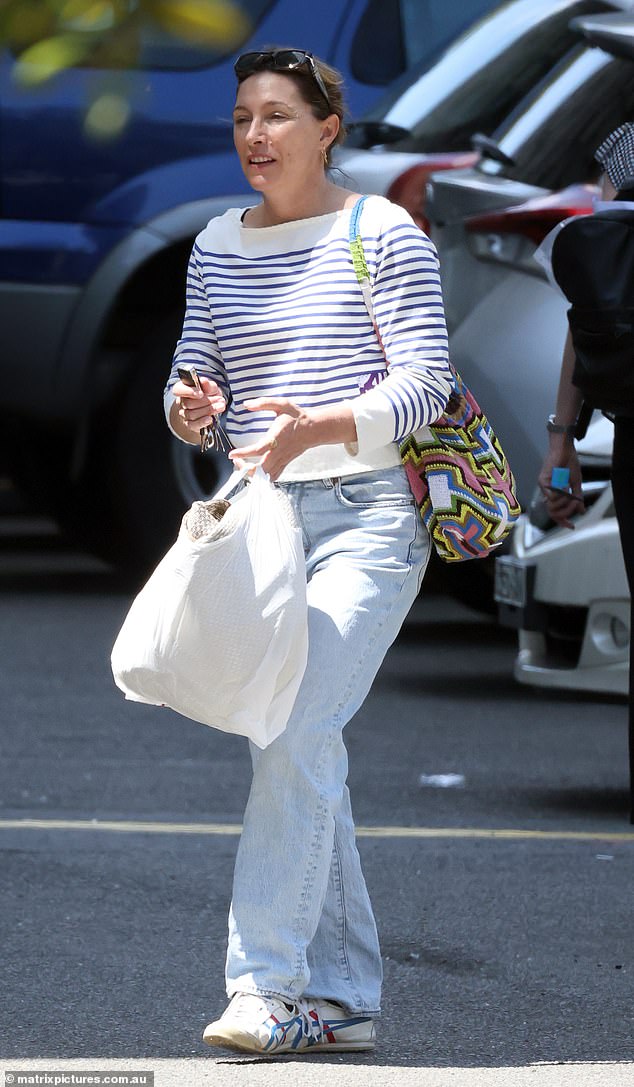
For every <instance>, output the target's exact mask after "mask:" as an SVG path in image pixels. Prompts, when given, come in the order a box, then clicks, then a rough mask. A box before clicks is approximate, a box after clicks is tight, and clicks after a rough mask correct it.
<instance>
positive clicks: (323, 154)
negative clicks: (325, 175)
mask: <svg viewBox="0 0 634 1087" xmlns="http://www.w3.org/2000/svg"><path fill="white" fill-rule="evenodd" d="M321 157H322V161H323V164H324V170H325V169H326V167H327V165H328V148H327V147H322V148H321Z"/></svg>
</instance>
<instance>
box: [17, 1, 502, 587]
mask: <svg viewBox="0 0 634 1087" xmlns="http://www.w3.org/2000/svg"><path fill="white" fill-rule="evenodd" d="M239 6H240V7H241V8H242V9H243V12H244V13H245V15H246V16H247V19H248V26H249V30H248V32H246V33H245V34H244V35H243V38H244V40H243V41H241V42H239V43H237V46H236V45H235V43H234V45H233V47H232V49H231V54H230V55H218V54H215V55H214V54H212V53H210V52H209V51H205V50H203V49H201V48H198V47H193V46H192V45H186V44H185V43H184V42H183V41H182V40H180V39H177V38H172V37H170V36H169V35H168V34H166V33H164V32H161V33H158V32H157V30H156V27H151V26H149V25H148V26H147V27H146V28H145V30H144V32H143V33H142V35H141V38H140V43H139V49H138V55H137V59H136V61H135V65H134V66H129V67H127V68H125V69H124V70H121V69H120V68H118V69H117V70H113V71H108V70H106V69H104V68H100V69H96V68H94V67H90V66H88V65H86V64H84V65H83V66H77V67H73V68H70V69H68V70H66V71H65V72H64V73H62V74H61V75H58V76H57V77H56V78H55V79H53V80H50V81H48V82H46V83H45V84H43V85H42V86H41V87H39V88H37V89H33V88H31V89H28V90H27V89H24V88H21V87H20V86H19V84H18V82H17V81H16V79H15V58H14V57H13V56H12V55H11V54H10V53H9V52H8V51H6V52H5V54H4V55H3V56H1V57H0V197H1V201H2V218H1V220H0V347H1V349H0V368H1V369H0V409H1V410H2V417H3V426H2V428H0V429H1V431H2V439H1V440H2V442H3V457H4V459H5V460H6V461H8V464H9V469H10V472H11V474H12V475H13V476H14V478H15V480H16V481H17V483H18V484H19V486H20V487H21V488H22V489H23V490H24V491H25V492H26V493H28V494H30V495H32V496H35V499H36V501H37V502H38V503H39V504H40V505H41V506H44V507H45V508H46V509H47V510H49V511H50V512H51V513H53V515H54V516H55V517H56V518H57V519H58V521H59V523H60V525H62V526H63V527H64V528H65V529H66V530H67V531H69V532H70V533H71V534H72V535H73V536H74V537H75V539H78V540H80V541H81V542H83V543H84V544H85V545H87V546H89V547H90V548H92V549H93V550H95V551H96V552H97V553H99V554H101V555H102V556H104V557H106V558H107V559H109V560H111V561H112V562H114V563H116V564H119V565H121V566H123V567H125V568H127V569H128V570H135V571H141V570H144V569H146V568H147V567H148V565H149V564H150V563H151V562H153V561H154V560H155V559H156V558H157V556H158V555H160V554H161V553H162V552H163V551H164V550H165V548H166V547H167V546H168V545H169V543H170V542H171V540H172V539H173V537H174V535H175V533H176V531H177V528H178V524H179V521H180V518H181V516H182V513H183V511H184V509H185V508H186V507H187V506H188V505H189V504H190V502H191V501H192V500H193V499H194V498H197V497H201V496H202V495H204V494H210V493H213V492H214V490H216V489H217V486H218V485H219V483H220V482H221V480H222V477H223V474H224V473H225V472H226V471H227V467H228V463H227V461H226V459H225V458H221V457H219V456H217V455H215V454H206V455H203V456H201V455H199V454H197V453H196V452H195V450H193V449H191V448H187V447H186V446H184V445H183V443H180V442H177V441H176V440H175V439H173V438H172V436H171V435H170V434H169V432H168V431H167V428H166V426H165V421H164V417H163V411H162V404H161V393H162V388H163V384H164V381H165V378H166V375H167V372H168V368H169V362H170V357H171V354H172V350H173V347H174V344H175V342H176V340H177V338H178V334H179V329H180V325H181V322H182V316H183V303H184V287H185V267H186V261H187V257H188V254H189V251H190V249H191V245H192V242H193V239H194V237H195V235H196V234H197V232H198V231H199V230H201V229H202V227H203V226H204V225H205V224H206V223H207V221H208V220H209V219H210V218H211V217H212V216H214V215H217V214H221V213H223V212H224V211H225V210H226V208H227V207H229V206H232V205H233V206H235V205H242V204H245V205H246V204H248V203H249V202H250V201H252V199H253V195H252V194H251V193H250V190H249V189H248V186H247V184H246V181H245V179H244V177H243V176H242V172H241V170H240V167H239V164H238V161H237V157H236V156H235V154H234V151H233V147H232V131H231V122H230V118H231V112H232V107H233V97H234V92H235V78H234V75H233V70H232V65H233V59H234V57H235V54H236V53H237V52H240V51H246V50H250V49H257V48H261V47H262V46H266V45H268V44H271V43H280V44H284V45H296V46H301V47H304V48H308V49H311V50H312V51H313V52H314V53H316V54H317V55H319V56H321V57H323V58H324V59H326V60H328V61H330V62H331V63H333V64H334V65H335V66H336V67H338V68H339V69H340V70H341V71H342V72H343V74H344V77H345V80H346V84H347V88H348V95H349V106H350V112H351V115H352V117H355V116H356V117H359V116H360V115H361V114H362V113H363V112H364V111H365V110H367V109H368V108H369V107H370V106H371V105H372V103H373V102H374V101H375V100H376V99H377V98H378V96H379V95H381V94H383V93H385V89H386V87H387V86H388V85H391V84H392V82H393V81H394V80H396V79H397V78H398V77H399V76H401V75H402V74H403V72H405V71H406V70H408V69H409V68H410V67H412V66H414V65H416V66H420V64H421V63H422V64H425V63H429V64H431V62H432V61H433V60H434V58H435V57H436V56H437V55H438V54H439V53H440V52H442V50H443V49H444V48H445V47H446V45H447V44H448V43H449V42H450V41H451V40H452V39H453V38H454V37H455V36H456V35H457V34H458V33H460V32H461V31H462V30H463V29H465V27H467V26H469V25H470V24H471V23H472V22H473V21H474V20H475V19H477V18H478V17H479V16H480V15H482V14H483V13H484V12H486V11H487V10H489V9H491V8H492V7H495V6H496V3H495V0H461V3H460V4H459V5H458V4H453V5H452V4H447V3H445V0H320V3H319V4H303V3H299V2H298V0H276V2H274V0H242V3H241V4H240V5H239ZM139 403H142V404H144V409H143V410H142V411H141V412H139V410H138V407H137V405H138V404H139ZM133 405H135V407H133Z"/></svg>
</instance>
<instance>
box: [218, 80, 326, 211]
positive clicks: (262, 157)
mask: <svg viewBox="0 0 634 1087" xmlns="http://www.w3.org/2000/svg"><path fill="white" fill-rule="evenodd" d="M337 126H338V121H337V118H336V117H334V116H333V117H329V118H328V119H327V120H326V121H318V120H317V118H316V117H315V116H314V114H313V113H312V111H311V108H310V106H309V105H308V104H307V103H306V102H305V101H304V99H303V98H302V96H301V94H300V92H299V88H298V86H297V84H296V83H295V81H294V80H293V79H291V78H289V77H288V76H286V75H284V74H283V73H280V72H268V71H262V72H255V73H254V74H253V75H251V76H249V77H248V78H247V79H245V80H244V81H243V82H242V83H240V85H239V87H238V93H237V96H236V104H235V108H234V111H233V139H234V143H235V146H236V150H237V152H238V155H239V158H240V164H241V166H242V169H243V170H244V174H245V177H246V179H247V181H248V182H249V184H250V185H252V186H253V188H254V189H256V190H257V191H258V192H261V193H262V195H263V196H264V197H265V198H266V195H267V193H271V194H273V193H275V194H279V193H282V192H284V191H288V192H289V193H291V192H292V191H294V190H295V191H300V190H301V188H302V187H303V186H305V185H307V184H314V183H315V181H316V180H317V179H318V178H319V176H320V175H321V177H323V172H324V166H323V157H322V152H321V148H322V147H328V144H329V143H330V141H331V139H333V138H334V136H335V135H336V131H337Z"/></svg>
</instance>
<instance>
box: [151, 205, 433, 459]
mask: <svg viewBox="0 0 634 1087" xmlns="http://www.w3.org/2000/svg"><path fill="white" fill-rule="evenodd" d="M241 214H242V209H232V210H231V211H228V212H226V213H225V215H223V216H221V217H219V218H217V219H213V220H212V221H211V222H210V224H209V225H208V227H207V228H206V229H205V230H204V231H202V233H201V234H200V235H199V236H198V238H197V239H196V244H195V246H194V249H193V252H192V255H191V259H190V264H189V270H188V276H187V312H186V317H185V323H184V326H183V333H182V337H181V339H180V341H179V343H178V345H177V348H176V352H175V356H174V366H173V368H172V373H171V375H170V378H169V381H168V387H167V395H166V409H167V410H168V411H169V406H170V404H171V402H172V399H173V398H172V397H171V394H170V393H169V390H170V389H171V387H172V386H173V384H174V383H175V381H176V380H177V373H176V366H177V365H180V364H182V363H183V362H193V363H195V364H196V366H197V368H198V370H199V372H200V373H201V374H204V375H206V376H208V377H211V378H213V379H214V380H215V381H217V382H218V384H219V385H220V386H221V387H222V388H223V390H224V391H225V393H226V395H227V398H228V399H230V406H229V410H228V412H227V417H226V422H225V425H226V429H227V431H228V433H229V435H230V437H231V439H232V441H233V443H234V444H235V445H236V446H240V445H246V444H248V443H250V442H251V441H253V440H254V439H255V438H256V436H258V435H261V434H263V433H265V432H266V431H267V429H268V427H269V425H270V422H271V414H270V413H268V412H261V413H254V412H250V411H248V410H247V409H246V408H244V406H243V402H244V400H247V399H249V398H251V397H256V396H283V397H288V398H289V399H291V400H294V401H295V402H297V403H299V404H301V405H302V406H305V407H319V406H325V405H328V404H333V403H338V402H341V401H342V400H348V401H350V402H351V404H352V408H353V412H354V415H355V421H356V424H357V434H358V443H357V444H356V446H355V448H354V450H353V449H351V448H350V447H344V446H343V445H335V446H322V447H320V448H319V449H318V450H309V451H308V452H307V453H305V454H303V455H302V456H301V457H298V458H297V459H296V460H295V461H293V462H292V463H291V464H290V465H289V466H288V468H287V469H286V471H285V472H284V474H283V476H282V478H283V479H285V480H288V479H306V478H320V477H325V476H331V475H348V474H352V473H355V472H359V471H364V470H367V469H371V468H374V467H381V466H385V465H388V464H390V465H391V464H397V463H398V460H399V457H398V448H397V446H395V445H394V443H395V442H398V441H399V440H400V439H402V438H404V437H406V435H407V434H410V433H411V432H412V431H413V430H417V429H418V428H419V427H421V426H424V425H426V424H428V423H430V422H433V421H434V420H435V419H437V418H438V416H439V415H440V414H441V413H442V410H443V408H444V406H445V404H446V402H447V398H448V395H449V390H450V386H451V375H450V371H449V366H448V360H447V334H446V329H445V320H444V314H443V306H442V297H441V290H440V279H439V274H438V261H437V258H436V253H435V249H434V247H433V245H432V243H431V242H430V241H429V239H428V238H426V237H425V235H424V234H422V233H421V231H420V230H419V229H418V227H416V226H415V224H414V223H413V222H412V220H411V219H410V217H409V216H408V214H407V213H406V212H405V211H404V210H403V209H402V208H400V207H398V206H397V205H395V204H391V203H390V202H389V201H387V200H385V199H384V198H382V197H371V198H370V199H368V200H367V201H366V204H365V207H364V210H363V223H362V230H363V245H364V250H365V255H366V260H367V263H368V267H369V270H370V275H371V278H372V280H373V301H374V307H375V317H376V321H377V324H378V327H379V330H380V333H381V338H382V341H383V345H384V348H385V351H386V354H387V358H388V360H389V372H388V370H387V369H386V364H385V358H384V355H383V352H382V351H381V348H380V346H379V344H378V342H377V338H376V334H375V331H374V328H373V326H372V323H371V320H370V318H369V316H368V312H367V310H366V307H365V303H364V300H363V296H362V293H361V289H360V287H359V284H358V282H357V279H356V276H355V273H354V269H353V266H352V261H351V257H350V248H349V243H348V226H349V222H350V212H349V211H341V212H336V213H334V214H330V215H323V216H318V217H316V218H314V219H306V220H300V221H298V222H292V223H283V224H281V225H279V226H274V227H265V228H261V229H253V228H251V229H250V228H245V227H243V226H242V223H241V220H240V216H241Z"/></svg>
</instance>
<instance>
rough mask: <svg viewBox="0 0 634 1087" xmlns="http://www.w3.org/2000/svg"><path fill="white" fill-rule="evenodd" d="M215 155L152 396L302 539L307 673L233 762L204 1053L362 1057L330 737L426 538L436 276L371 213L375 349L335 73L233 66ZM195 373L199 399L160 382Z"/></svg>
mask: <svg viewBox="0 0 634 1087" xmlns="http://www.w3.org/2000/svg"><path fill="white" fill-rule="evenodd" d="M235 70H236V74H237V78H238V89H237V97H236V104H235V109H234V114H233V126H234V140H235V146H236V150H237V153H238V155H239V157H240V162H241V165H242V168H243V170H244V173H245V175H246V177H247V179H248V181H249V183H250V184H251V186H252V187H253V188H254V189H255V190H256V192H258V193H259V194H260V195H261V198H262V200H261V203H258V204H256V205H254V206H253V207H251V208H249V209H248V210H247V211H246V212H244V211H243V210H242V209H234V210H231V211H228V212H227V213H226V214H225V215H223V216H221V217H219V218H217V219H214V220H212V221H211V223H210V224H209V225H208V226H207V228H206V229H205V230H203V232H202V233H201V234H200V235H199V237H198V239H197V241H196V244H195V246H194V250H193V253H192V258H191V262H190V267H189V274H188V288H187V314H186V318H185V325H184V329H183V335H182V338H181V340H180V341H179V344H178V346H177V349H176V354H175V360H174V369H173V371H172V375H171V378H170V381H169V383H168V390H167V392H166V410H167V413H168V419H169V423H170V426H171V427H172V429H173V430H174V432H175V433H176V434H177V435H178V436H179V437H181V438H182V439H184V440H185V441H188V442H192V443H195V442H197V441H198V437H199V431H200V429H201V428H203V427H206V426H208V425H210V424H211V423H212V421H213V419H214V418H215V416H216V415H217V414H218V413H220V412H224V411H225V409H226V410H227V415H226V429H227V432H228V434H229V436H230V437H231V439H232V442H233V443H234V446H235V450H234V452H233V453H232V454H231V455H232V457H233V458H234V460H236V461H237V462H238V463H241V461H242V460H243V459H245V458H246V459H249V460H251V459H254V460H256V461H260V462H261V463H262V465H263V467H264V469H265V470H266V472H267V473H268V474H269V476H270V478H271V479H272V480H274V481H277V483H278V485H279V486H280V487H283V488H284V489H285V491H286V492H287V494H288V495H289V496H290V498H291V500H292V502H293V503H294V506H295V509H296V511H297V515H298V519H299V522H300V524H301V525H302V529H303V533H304V544H305V552H306V572H307V581H308V604H309V643H310V648H309V660H308V665H307V669H306V673H305V676H304V679H303V682H302V686H301V688H300V692H299V694H298V697H297V700H296V703H295V706H294V709H293V712H292V715H291V718H290V720H289V723H288V726H287V729H286V731H285V732H284V733H283V734H282V736H280V737H279V738H278V739H277V740H275V741H274V743H272V744H271V745H270V746H269V747H267V748H266V749H265V750H263V751H261V750H256V749H254V748H252V760H253V782H252V787H251V792H250V796H249V801H248V805H247V810H246V813H245V817H244V827H243V832H242V836H241V840H240V845H239V848H238V855H237V860H236V868H235V875H234V885H233V898H232V904H231V911H230V917H229V945H228V952H227V961H226V982H227V992H228V995H229V997H230V998H231V1000H230V1004H229V1006H228V1008H227V1009H226V1011H225V1012H224V1014H223V1015H222V1016H221V1018H220V1019H219V1020H217V1021H216V1022H214V1023H211V1024H210V1025H209V1026H208V1027H207V1029H206V1030H205V1033H204V1036H203V1037H204V1040H205V1041H206V1042H208V1043H209V1044H210V1045H221V1046H226V1047H230V1048H234V1049H238V1050H241V1051H248V1052H255V1053H272V1052H284V1051H293V1052H303V1051H310V1052H316V1051H318V1050H324V1049H328V1050H332V1051H334V1050H336V1049H341V1050H361V1049H372V1048H373V1047H374V1038H375V1032H374V1023H373V1020H374V1018H375V1017H376V1016H377V1015H378V1013H379V1003H380V989H381V957H380V952H379V945H378V939H377V932H376V926H375V922H374V917H373V915H372V909H371V905H370V901H369V898H368V893H367V890H366V887H365V883H364V880H363V875H362V873H361V866H360V861H359V855H358V852H357V849H356V846H355V835H354V824H353V821H352V814H351V810H350V800H349V795H348V790H347V787H346V776H347V753H346V749H345V746H344V743H343V738H342V732H343V728H344V725H345V724H346V723H347V722H348V721H349V720H350V718H351V717H352V716H353V714H354V713H356V711H357V710H358V709H359V707H360V706H361V704H362V702H363V700H364V698H365V697H366V695H367V693H368V691H369V689H370V686H371V684H372V681H373V679H374V677H375V675H376V673H377V671H378V669H379V666H380V664H381V662H382V660H383V658H384V656H385V653H386V652H387V649H388V648H389V646H390V644H391V643H392V641H393V640H394V638H395V637H396V635H397V633H398V631H399V628H400V626H401V624H402V622H403V620H404V618H405V616H406V615H407V612H408V611H409V609H410V607H411V604H412V602H413V601H414V599H415V598H416V596H417V594H418V591H419V588H420V584H421V581H422V577H423V573H424V570H425V567H426V564H427V559H428V556H429V550H430V541H429V537H428V535H427V533H426V530H425V529H424V528H423V525H422V523H421V520H420V517H419V515H418V512H417V510H416V508H415V506H414V504H413V499H412V496H411V493H410V491H409V488H408V485H407V482H406V477H405V474H404V470H403V468H402V467H401V464H400V460H399V452H398V444H397V443H398V441H399V440H400V439H402V438H403V437H405V436H406V435H407V434H408V433H410V432H411V431H412V430H415V429H416V428H418V427H420V426H421V425H424V424H427V423H429V422H433V421H434V420H435V419H436V418H438V416H439V415H440V414H441V413H442V411H443V409H444V407H445V405H446V403H447V400H448V397H449V394H450V391H451V374H450V370H449V367H448V361H447V344H446V330H445V323H444V316H443V309H442V299H441V293H440V283H439V277H438V264H437V259H436V255H435V251H434V249H433V247H432V245H431V243H430V242H429V240H428V239H427V238H426V237H425V236H424V235H423V234H422V233H421V232H420V231H419V230H418V229H417V228H416V227H415V226H414V224H413V222H412V220H411V219H410V217H409V216H408V215H407V214H406V212H404V211H403V210H402V209H401V208H398V207H396V206H394V205H392V204H390V203H389V202H388V201H387V200H385V199H383V198H380V197H373V198H370V199H369V200H368V202H367V204H366V206H365V207H364V211H363V219H362V232H363V238H364V247H365V251H366V257H367V260H368V263H369V265H370V269H371V272H372V274H373V279H374V288H373V292H374V301H375V306H376V317H377V322H378V328H379V332H380V335H381V338H382V342H383V345H384V348H385V351H386V354H387V358H388V359H389V363H390V369H389V374H388V373H387V369H386V363H385V357H384V355H383V352H382V350H381V347H380V345H379V342H378V339H377V335H376V333H375V330H374V329H373V327H372V324H371V322H370V319H369V317H368V313H367V310H366V307H365V304H364V301H363V296H362V294H361V291H360V288H359V285H358V283H357V280H356V276H355V273H354V270H353V266H352V261H351V258H350V252H349V243H348V228H349V223H350V213H351V209H352V208H353V207H354V205H355V203H356V201H357V199H358V194H357V193H354V192H350V191H349V190H347V189H343V188H341V187H339V186H337V185H335V184H333V183H332V182H331V181H330V180H329V178H328V175H327V172H326V171H327V167H328V164H329V162H330V155H331V151H332V148H333V147H334V146H335V145H336V144H337V143H338V142H339V141H340V140H341V138H342V135H343V127H342V118H343V101H342V90H341V79H340V77H339V75H338V73H337V72H336V71H335V70H334V69H332V68H330V67H329V66H327V65H326V64H324V63H323V62H321V61H319V60H317V59H315V58H314V57H312V55H311V54H310V53H305V52H303V51H302V50H288V49H284V50H278V49H272V50H270V51H267V52H262V53H248V54H245V55H244V56H242V57H240V58H239V59H238V61H237V62H236V65H235ZM184 362H188V363H192V362H193V363H195V365H196V367H197V369H198V371H199V373H200V374H201V375H202V393H200V394H198V395H195V394H192V390H191V389H190V388H188V387H187V386H186V385H183V384H181V383H179V382H178V380H177V373H176V366H177V365H178V364H182V363H184Z"/></svg>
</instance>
